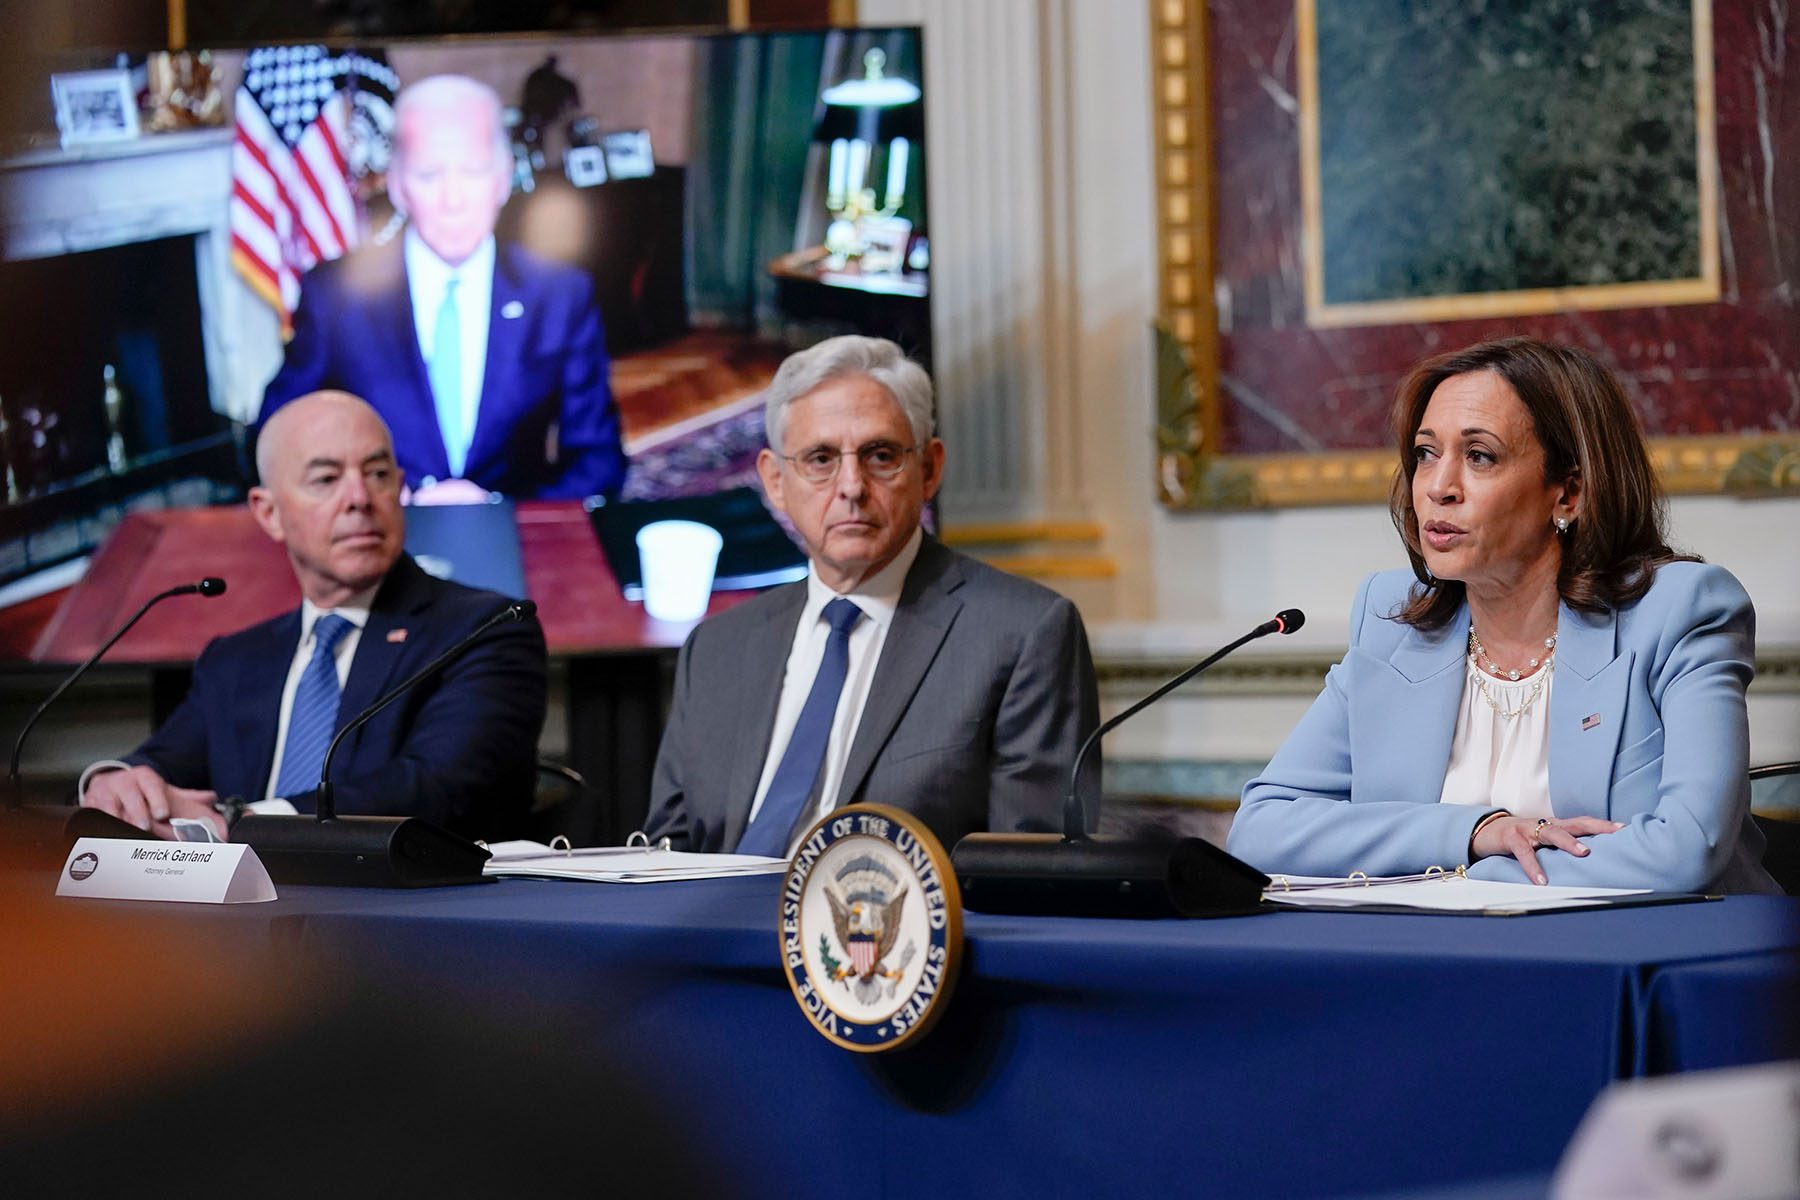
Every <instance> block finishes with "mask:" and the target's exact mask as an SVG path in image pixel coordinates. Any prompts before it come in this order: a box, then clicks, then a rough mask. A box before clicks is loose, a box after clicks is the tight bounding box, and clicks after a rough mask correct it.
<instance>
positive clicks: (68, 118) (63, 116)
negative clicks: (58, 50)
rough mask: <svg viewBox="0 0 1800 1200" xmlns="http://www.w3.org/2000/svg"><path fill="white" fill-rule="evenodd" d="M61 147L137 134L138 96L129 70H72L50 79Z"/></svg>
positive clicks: (129, 136)
mask: <svg viewBox="0 0 1800 1200" xmlns="http://www.w3.org/2000/svg"><path fill="white" fill-rule="evenodd" d="M50 95H51V97H52V98H53V99H54V100H55V101H56V129H57V132H58V133H59V134H61V135H62V144H63V145H64V146H84V145H91V144H93V143H95V142H122V141H129V140H130V139H132V138H135V137H136V136H137V135H138V111H137V93H136V92H135V91H134V90H133V89H132V86H131V74H130V72H128V71H123V70H116V71H74V72H70V73H68V74H63V75H52V76H51V77H50Z"/></svg>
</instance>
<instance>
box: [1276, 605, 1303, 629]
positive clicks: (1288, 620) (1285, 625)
mask: <svg viewBox="0 0 1800 1200" xmlns="http://www.w3.org/2000/svg"><path fill="white" fill-rule="evenodd" d="M1275 619H1276V620H1277V621H1280V622H1281V632H1283V633H1292V632H1294V630H1296V629H1298V628H1300V627H1301V626H1302V625H1304V624H1306V614H1305V613H1303V612H1301V611H1300V610H1299V609H1297V608H1284V609H1282V610H1281V611H1280V612H1278V613H1276V614H1275Z"/></svg>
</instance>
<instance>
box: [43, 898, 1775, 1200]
mask: <svg viewBox="0 0 1800 1200" xmlns="http://www.w3.org/2000/svg"><path fill="white" fill-rule="evenodd" d="M778 885H779V876H759V877H751V878H741V877H740V878H735V879H718V880H708V881H696V882H682V883H659V884H646V885H621V884H604V883H586V882H572V881H555V880H529V879H508V880H502V881H499V882H493V883H488V884H483V885H477V886H469V887H461V888H439V889H427V890H418V891H374V890H368V891H364V890H355V889H324V888H307V887H295V886H287V887H283V888H282V889H281V896H280V898H279V899H278V900H276V901H274V902H271V903H266V904H253V905H241V906H233V907H229V908H225V907H216V908H215V907H200V906H184V905H160V906H148V905H106V906H102V907H106V908H120V909H129V910H132V911H134V912H135V913H139V914H149V915H151V916H152V919H154V920H158V921H173V922H183V923H186V924H188V925H190V926H194V927H199V928H203V929H205V930H206V931H207V936H208V937H209V938H215V939H217V938H228V939H233V940H238V941H240V942H242V941H246V940H248V941H249V942H254V943H262V944H265V945H266V946H267V947H269V948H279V949H280V951H281V952H282V953H290V954H304V955H307V956H316V957H318V958H321V959H323V960H325V961H326V962H328V963H330V964H332V965H333V966H335V967H348V968H352V969H354V970H356V971H358V972H361V973H364V974H369V973H373V974H375V975H377V976H380V977H384V978H391V979H405V980H408V981H410V983H411V984H413V985H418V984H421V983H423V984H425V985H426V986H428V987H429V988H430V989H431V990H432V992H433V994H435V995H439V996H442V997H443V998H444V1003H446V1004H455V1005H461V1006H465V1007H467V1008H469V1009H481V1008H483V1007H484V1006H491V1007H492V1008H493V1009H495V1010H496V1011H500V1012H504V1013H505V1014H507V1015H508V1018H509V1019H512V1020H517V1021H527V1022H528V1021H530V1020H531V1019H532V1018H531V1015H530V1014H531V1013H532V1012H534V1011H535V1012H537V1013H541V1014H551V1013H554V1014H557V1015H558V1016H559V1017H560V1018H570V1017H573V1018H574V1020H573V1027H574V1028H576V1029H578V1030H581V1031H582V1033H581V1036H582V1037H585V1038H589V1039H591V1041H592V1043H593V1045H592V1048H593V1049H594V1050H596V1051H597V1052H601V1053H604V1054H605V1055H606V1056H607V1057H608V1058H609V1059H610V1060H611V1061H613V1062H615V1063H618V1064H619V1065H620V1066H621V1068H622V1069H623V1071H624V1072H625V1073H626V1075H627V1076H628V1077H630V1078H632V1079H633V1080H635V1085H636V1086H637V1087H638V1088H640V1089H641V1095H642V1097H643V1101H644V1103H645V1104H646V1105H653V1106H660V1108H661V1111H663V1112H665V1113H668V1114H672V1115H673V1116H674V1117H675V1118H676V1119H678V1120H679V1121H680V1122H681V1124H682V1127H683V1129H684V1131H685V1136H691V1138H692V1139H693V1142H694V1145H695V1146H696V1147H703V1148H704V1153H705V1154H707V1155H710V1156H711V1159H710V1161H713V1162H715V1163H717V1164H719V1165H720V1166H721V1167H722V1168H723V1169H726V1170H727V1171H728V1172H729V1173H730V1175H731V1177H732V1178H733V1179H734V1181H735V1182H736V1183H737V1184H738V1185H739V1186H740V1188H741V1191H742V1193H743V1194H745V1195H751V1196H791V1195H836V1194H853V1195H856V1196H859V1197H907V1196H921V1195H939V1194H941V1195H949V1196H998V1195H1035V1196H1046V1197H1054V1196H1096V1195H1146V1194H1151V1193H1153V1192H1163V1191H1167V1192H1170V1193H1172V1194H1176V1195H1208V1196H1255V1197H1259V1198H1267V1197H1297V1196H1380V1195H1415V1196H1424V1195H1440V1194H1441V1195H1469V1196H1474V1195H1495V1196H1498V1195H1518V1194H1531V1192H1532V1190H1533V1188H1532V1184H1531V1181H1532V1180H1533V1179H1537V1180H1547V1179H1548V1177H1549V1172H1550V1170H1551V1168H1552V1167H1553V1165H1554V1163H1555V1162H1556V1159H1557V1157H1558V1156H1559V1155H1560V1153H1561V1152H1562V1150H1563V1148H1564V1146H1565V1145H1566V1144H1567V1142H1568V1140H1569V1137H1570V1135H1571V1134H1572V1133H1573V1131H1574V1129H1575V1127H1576V1124H1577V1123H1578V1122H1579V1120H1580V1119H1581V1116H1582V1114H1583V1113H1584V1112H1585V1111H1586V1109H1587V1108H1588V1105H1589V1104H1590V1102H1591V1101H1592V1100H1593V1099H1594V1098H1595V1096H1596V1095H1598V1094H1599V1092H1600V1091H1601V1090H1602V1089H1603V1088H1605V1087H1606V1085H1607V1084H1608V1083H1610V1082H1612V1081H1614V1080H1618V1079H1623V1078H1630V1077H1634V1076H1639V1075H1645V1074H1657V1073H1665V1072H1674V1071H1685V1070H1694V1069H1700V1068H1707V1067H1719V1066H1730V1065H1739V1064H1747V1063H1753V1062H1762V1061H1773V1060H1779V1059H1783V1058H1793V1057H1800V900H1794V899H1789V898H1785V897H1762V896H1738V897H1728V898H1725V899H1723V900H1712V901H1706V902H1699V903H1688V904H1671V905H1660V906H1650V907H1638V908H1618V909H1607V910H1598V911H1583V912H1571V913H1559V914H1540V915H1533V916H1520V917H1511V918H1501V917H1486V918H1484V917H1454V916H1428V915H1392V914H1369V913H1364V914H1357V913H1345V912H1329V913H1310V912H1290V911H1273V912H1269V913H1265V914H1256V915H1251V916H1244V917H1231V918H1221V919H1214V920H1189V921H1180V920H1137V921H1130V920H1112V921H1108V920H1099V919H1073V918H1031V917H999V916H989V915H983V914H980V913H973V912H971V913H968V914H966V918H965V939H966V941H965V946H966V951H965V958H964V962H963V967H962V974H961V978H960V980H959V982H958V983H957V985H956V990H955V992H954V994H953V996H952V997H951V1000H950V1004H949V1008H948V1011H947V1012H946V1014H945V1015H944V1017H943V1019H942V1020H941V1022H940V1023H939V1024H938V1026H937V1027H935V1028H934V1029H932V1030H931V1031H930V1032H929V1033H928V1034H927V1035H926V1036H925V1037H924V1039H923V1041H922V1042H921V1043H920V1044H918V1045H916V1046H914V1047H910V1048H907V1049H904V1050H901V1051H898V1052H895V1053H892V1054H889V1055H877V1056H864V1055H858V1054H854V1053H851V1052H849V1051H846V1050H842V1049H839V1048H838V1047H836V1046H834V1045H832V1044H830V1043H829V1042H827V1041H826V1040H825V1039H824V1038H822V1037H820V1036H819V1035H817V1034H816V1033H814V1032H813V1031H812V1029H811V1027H810V1026H809V1025H808V1024H807V1022H806V1021H805V1019H804V1018H803V1017H802V1015H801V1013H800V1010H799V1009H798V1007H797V1006H796V1004H795V1002H794V1000H793V998H792V996H791V994H790V992H789V990H788V985H787V983H786V982H785V979H784V976H783V973H782V971H781V969H780V965H779V961H778V955H777V941H776V932H775V928H776V921H775V913H776V894H777V889H778ZM70 903H76V902H70ZM88 903H97V902H88ZM564 1024H565V1026H566V1025H567V1024H568V1022H567V1021H565V1022H564ZM697 1152H698V1151H697ZM1521 1177H1523V1178H1524V1179H1525V1181H1526V1182H1525V1184H1524V1185H1523V1187H1524V1190H1523V1191H1521V1190H1520V1188H1521V1185H1520V1184H1519V1183H1518V1182H1517V1181H1518V1180H1519V1179H1520V1178H1521ZM1488 1181H1498V1182H1488ZM1508 1181H1512V1182H1510V1183H1509V1182H1508ZM1539 1194H1541V1193H1539Z"/></svg>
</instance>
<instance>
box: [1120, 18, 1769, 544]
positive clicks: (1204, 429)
mask: <svg viewBox="0 0 1800 1200" xmlns="http://www.w3.org/2000/svg"><path fill="white" fill-rule="evenodd" d="M1695 11H1696V14H1697V17H1696V20H1697V21H1700V19H1701V16H1702V15H1704V14H1706V13H1709V12H1710V7H1709V6H1707V5H1705V4H1704V3H1696V5H1695ZM1150 12H1151V63H1150V77H1151V88H1152V95H1153V113H1154V136H1155V141H1156V154H1155V159H1156V211H1157V237H1158V248H1159V254H1158V292H1159V299H1160V306H1161V307H1160V312H1161V318H1160V320H1159V321H1158V323H1157V327H1156V331H1155V337H1156V405H1157V423H1156V442H1157V463H1156V478H1155V480H1154V485H1155V488H1156V492H1157V496H1158V498H1159V499H1160V500H1161V502H1162V503H1163V504H1164V505H1166V506H1168V507H1170V508H1176V509H1257V508H1286V507H1300V506H1307V505H1324V504H1367V503H1379V502H1382V501H1384V500H1385V499H1386V497H1387V488H1388V481H1389V479H1390V477H1391V474H1392V471H1393V466H1394V463H1393V457H1392V454H1393V452H1392V451H1390V450H1337V451H1329V452H1326V453H1323V454H1268V455H1249V454H1221V453H1218V446H1219V443H1220V428H1221V419H1222V407H1221V400H1222V395H1221V392H1220V389H1219V383H1218V379H1219V370H1218V366H1219V350H1218V313H1217V310H1216V308H1215V306H1214V301H1213V289H1212V281H1213V275H1214V268H1213V231H1214V221H1213V210H1212V162H1213V156H1212V125H1211V104H1210V86H1211V83H1210V78H1209V75H1208V61H1207V27H1206V5H1205V0H1150ZM1701 36H1702V37H1703V38H1706V39H1707V40H1708V41H1709V40H1710V22H1705V23H1704V27H1703V28H1702V30H1701ZM1710 62H1711V56H1710V54H1708V55H1706V56H1704V67H1705V68H1706V78H1704V79H1703V80H1701V81H1700V82H1701V83H1702V84H1703V85H1704V86H1701V87H1699V89H1698V92H1697V95H1698V96H1699V99H1700V103H1701V108H1702V111H1701V112H1700V113H1699V114H1698V115H1699V117H1700V118H1701V121H1702V127H1703V128H1704V129H1705V130H1706V131H1707V136H1708V137H1709V138H1710V136H1711V132H1710V131H1711V126H1712V113H1711V111H1710V106H1711V98H1712V88H1711V78H1710ZM1701 160H1702V164H1701V171H1702V180H1701V183H1702V189H1703V194H1704V195H1705V196H1706V198H1707V200H1708V206H1707V211H1708V212H1711V211H1713V208H1712V201H1713V200H1714V195H1713V194H1714V193H1716V191H1717V186H1718V185H1717V172H1716V164H1715V162H1714V160H1713V156H1711V155H1709V154H1702V155H1701ZM1716 224H1717V222H1716V220H1714V221H1710V222H1703V226H1704V228H1703V236H1706V237H1712V238H1716V236H1717V230H1716ZM1714 254H1715V256H1716V252H1714ZM1711 282H1716V281H1711ZM1651 453H1652V455H1653V457H1654V459H1655V462H1656V465H1657V467H1658V469H1659V470H1660V471H1661V472H1662V476H1663V483H1664V486H1665V487H1667V489H1668V490H1669V491H1670V492H1671V493H1672V494H1678V495H1681V494H1687V495H1695V494H1715V495H1716V494H1724V495H1730V496H1740V497H1750V496H1769V495H1795V494H1800V434H1773V433H1751V434H1723V435H1716V436H1703V437H1667V438H1658V439H1655V440H1654V441H1653V442H1652V443H1651Z"/></svg>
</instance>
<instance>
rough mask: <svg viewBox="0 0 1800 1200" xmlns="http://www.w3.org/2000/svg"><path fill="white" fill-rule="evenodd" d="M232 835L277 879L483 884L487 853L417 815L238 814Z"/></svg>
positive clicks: (339, 883) (362, 884) (347, 884)
mask: <svg viewBox="0 0 1800 1200" xmlns="http://www.w3.org/2000/svg"><path fill="white" fill-rule="evenodd" d="M231 840H232V841H234V842H242V843H244V844H246V845H248V846H250V847H251V848H252V849H254V850H255V851H256V856H257V857H258V858H260V859H261V860H262V864H263V866H264V867H266V868H267V869H268V872H269V878H270V879H272V880H274V881H275V882H276V883H301V884H321V885H324V886H326V887H387V888H403V887H446V886H449V885H451V884H459V883H482V882H485V877H484V876H483V875H482V873H481V868H482V866H483V865H484V864H486V862H487V860H488V852H487V851H486V850H484V849H482V848H481V847H480V846H477V845H476V844H475V843H474V842H471V841H469V840H468V839H467V838H460V837H457V836H456V835H455V834H453V833H451V832H450V831H449V830H447V829H444V828H443V827H441V826H438V825H434V824H432V823H431V822H430V821H426V820H422V819H420V818H418V817H334V818H332V819H331V820H329V821H320V820H318V819H316V818H314V817H287V816H262V815H258V814H255V813H251V814H247V815H245V816H242V817H239V818H238V821H237V824H235V825H233V826H232V827H231Z"/></svg>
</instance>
